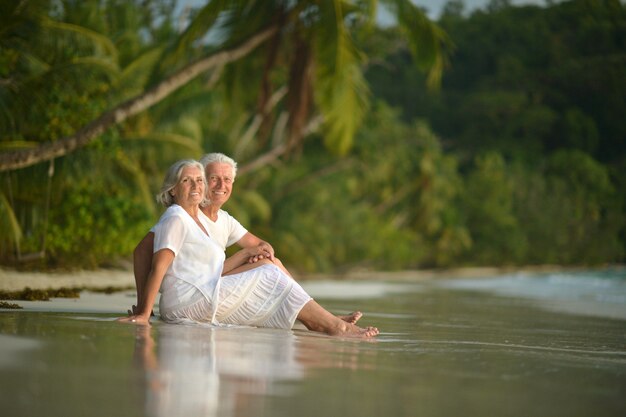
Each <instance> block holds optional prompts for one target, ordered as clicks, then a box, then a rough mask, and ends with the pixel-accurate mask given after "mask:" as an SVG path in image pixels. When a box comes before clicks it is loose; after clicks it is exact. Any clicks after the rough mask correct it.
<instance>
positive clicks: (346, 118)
mask: <svg viewBox="0 0 626 417" xmlns="http://www.w3.org/2000/svg"><path fill="white" fill-rule="evenodd" d="M333 3H334V4H335V7H334V8H331V7H329V8H326V9H325V10H326V11H329V12H331V13H333V11H334V13H333V14H332V15H331V16H324V19H323V20H324V21H326V22H328V23H327V24H326V25H325V26H324V28H322V30H319V31H317V32H316V36H317V39H316V46H317V56H318V60H317V62H316V65H317V85H318V94H317V101H318V104H319V107H320V110H321V112H322V113H323V115H324V125H325V128H326V136H325V145H326V146H327V147H328V148H329V149H330V150H331V151H333V152H334V153H336V154H339V155H343V154H345V153H346V152H347V151H348V150H349V149H350V147H351V146H352V142H353V138H354V134H355V132H356V130H357V128H358V126H359V125H360V124H361V121H362V120H363V117H364V115H365V112H366V111H367V108H368V106H369V89H368V87H367V83H366V81H365V78H364V76H363V73H362V72H361V65H360V64H361V59H360V55H359V52H358V50H357V49H356V47H355V45H354V43H353V41H352V38H351V37H350V34H349V33H348V30H347V28H346V26H345V22H344V18H345V17H344V15H343V14H342V11H341V7H340V5H339V3H340V2H338V1H334V2H333Z"/></svg>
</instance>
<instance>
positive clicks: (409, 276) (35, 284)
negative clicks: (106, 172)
mask: <svg viewBox="0 0 626 417" xmlns="http://www.w3.org/2000/svg"><path fill="white" fill-rule="evenodd" d="M612 268H626V266H625V265H619V264H618V265H604V266H600V267H581V266H578V267H565V266H560V265H537V266H526V267H459V268H448V269H418V270H403V271H368V270H362V271H350V272H346V273H328V274H322V273H315V274H297V275H296V279H297V280H298V281H321V280H324V281H329V280H330V281H375V280H377V279H378V278H379V277H380V276H382V275H384V277H385V279H386V280H390V279H391V280H394V281H407V282H415V281H424V280H432V279H438V278H446V279H463V278H489V277H495V276H500V275H504V274H520V273H530V274H536V273H550V272H563V271H568V272H577V271H584V270H606V269H612ZM108 287H113V288H129V289H134V288H135V279H134V277H133V271H132V268H124V269H119V268H118V269H97V270H79V271H71V272H39V271H18V270H15V269H10V268H6V267H0V291H22V290H24V289H26V288H31V289H35V290H50V289H55V290H56V289H61V288H93V289H106V288H108Z"/></svg>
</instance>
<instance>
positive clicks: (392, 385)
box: [0, 267, 626, 417]
mask: <svg viewBox="0 0 626 417" xmlns="http://www.w3.org/2000/svg"><path fill="white" fill-rule="evenodd" d="M457 272H460V271H457ZM478 272H479V271H478V270H476V269H473V270H471V271H470V270H465V271H463V273H457V274H452V273H450V272H447V273H442V272H441V271H439V272H437V273H434V272H433V273H424V272H423V271H422V272H420V273H413V272H402V273H400V272H398V273H382V272H377V273H365V272H359V273H353V274H352V275H350V276H349V277H348V276H346V274H344V275H342V276H330V275H321V276H317V277H315V279H313V278H312V277H310V276H309V277H307V279H305V280H302V281H301V282H302V285H303V287H304V288H305V289H306V290H307V292H309V293H310V294H311V295H312V296H313V297H314V298H315V299H316V300H317V301H318V302H319V303H320V304H322V305H323V306H324V307H325V308H327V309H328V310H329V311H331V312H334V313H336V314H344V313H348V312H350V311H354V310H356V309H359V310H361V311H362V312H363V314H364V316H363V318H362V319H361V324H363V325H373V326H377V327H378V328H379V329H381V334H380V335H379V336H378V337H376V338H375V339H373V340H366V341H363V340H351V339H341V338H333V337H328V336H325V335H322V334H319V333H315V332H311V331H308V330H306V329H304V328H303V327H302V326H301V325H296V326H294V328H293V329H292V330H277V329H262V328H254V327H241V326H218V327H215V326H207V325H201V324H195V325H192V324H189V325H182V324H167V323H164V322H162V321H160V320H158V319H157V318H154V319H153V320H152V322H151V325H150V326H135V325H131V324H121V323H117V322H115V319H116V317H119V316H120V315H124V314H125V311H126V309H127V308H128V307H129V306H130V305H131V304H132V303H133V302H134V300H135V292H134V290H133V289H132V283H133V278H132V273H131V272H130V271H117V272H116V273H112V272H111V271H94V272H82V273H72V274H65V275H66V276H64V274H59V275H55V276H52V277H46V276H44V274H38V273H36V274H31V273H21V272H20V273H16V274H11V273H10V271H9V272H7V271H6V270H5V271H3V273H2V274H1V275H0V277H1V278H0V282H3V281H2V280H8V281H4V282H10V284H2V285H6V287H5V288H7V287H8V288H11V289H19V288H22V285H31V286H32V287H33V288H36V287H39V288H47V287H56V286H58V285H61V284H62V285H67V286H79V287H83V286H86V287H98V286H100V287H107V286H120V285H121V286H124V285H128V284H130V285H131V288H130V289H127V290H124V291H118V292H115V293H112V294H106V293H103V292H95V291H91V290H85V291H82V292H81V293H80V297H79V298H73V299H63V298H53V299H51V300H50V301H17V302H18V303H19V304H20V305H21V306H22V307H23V309H20V310H8V309H0V358H1V359H0V370H1V372H2V375H3V378H2V379H0V409H2V410H4V411H5V412H6V413H7V415H12V416H24V417H26V416H33V415H46V416H47V417H56V416H59V417H61V416H63V417H67V416H82V415H90V416H92V417H96V416H110V415H116V416H147V417H152V416H171V415H185V416H187V417H194V416H204V417H206V416H238V417H248V416H250V417H252V416H255V417H256V416H259V415H271V416H273V417H281V416H285V417H287V416H293V415H299V416H316V417H319V416H336V415H342V416H359V417H367V416H380V415H393V416H415V415H419V416H421V417H429V416H432V417H437V416H442V415H464V416H468V417H479V416H480V417H482V416H485V415H498V416H511V417H517V416H519V417H525V416H527V415H533V416H540V417H541V416H546V417H560V416H563V417H566V416H567V417H570V416H572V415H602V416H603V417H613V416H616V417H618V416H619V417H621V416H622V415H624V413H626V403H624V401H623V393H624V392H625V390H626V350H625V349H624V346H626V335H625V333H624V325H625V323H626V279H624V276H625V275H624V269H623V267H620V268H610V269H605V270H592V271H585V270H580V271H552V272H547V271H544V272H529V271H524V272H522V271H509V272H505V273H502V272H500V273H495V274H492V273H491V272H494V271H493V270H483V271H482V272H481V273H482V275H481V273H478ZM16 281H18V283H17V284H16ZM112 399H114V401H112ZM320 399H324V401H320Z"/></svg>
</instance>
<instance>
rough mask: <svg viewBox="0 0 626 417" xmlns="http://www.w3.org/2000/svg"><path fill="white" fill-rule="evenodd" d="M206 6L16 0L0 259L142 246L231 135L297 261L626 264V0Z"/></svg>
mask: <svg viewBox="0 0 626 417" xmlns="http://www.w3.org/2000/svg"><path fill="white" fill-rule="evenodd" d="M184 3H185V2H182V1H180V2H177V1H175V0H142V1H139V0H136V1H122V0H106V1H75V0H58V1H53V0H31V1H20V2H18V1H15V2H3V3H2V5H1V6H0V8H2V10H0V11H1V13H0V181H1V182H0V262H2V263H3V264H5V265H12V266H19V267H36V268H55V267H63V268H72V267H90V268H94V267H100V266H105V265H108V264H111V263H113V262H116V261H117V260H119V259H129V258H130V254H131V252H132V249H133V248H134V246H135V244H136V243H137V242H138V241H139V239H141V237H142V236H143V235H144V234H145V233H146V231H147V230H148V229H149V227H150V226H151V225H152V224H153V223H154V222H155V221H156V220H157V219H158V216H159V213H160V211H161V208H160V207H158V206H157V205H156V203H155V201H154V198H153V195H154V194H155V193H156V191H157V189H158V186H159V184H160V182H161V179H162V175H163V173H164V171H165V169H166V168H167V167H168V166H169V165H170V164H171V163H172V162H174V161H175V160H177V159H181V158H188V157H193V158H199V157H200V156H201V155H202V154H203V153H206V152H212V151H219V152H224V153H227V154H229V155H231V156H233V157H234V158H235V159H236V160H237V161H238V162H239V165H240V170H239V175H238V178H237V181H236V183H235V192H234V194H233V197H232V198H231V201H230V202H229V203H228V205H227V207H225V208H226V209H227V210H228V211H229V212H230V213H231V214H233V215H234V216H235V217H237V218H238V219H239V220H240V221H241V222H242V223H243V224H244V225H245V226H246V227H248V228H249V229H250V230H252V231H253V232H254V233H255V234H257V235H259V236H262V237H264V238H266V239H267V240H269V241H270V242H272V244H273V245H274V247H275V249H276V251H277V253H278V254H279V255H280V257H281V259H282V260H283V262H285V263H287V264H288V265H289V266H290V267H292V268H293V269H295V270H299V271H309V272H311V271H342V270H351V269H354V268H368V269H403V268H424V267H450V266H461V265H525V264H543V263H559V264H568V265H581V264H584V265H588V264H602V263H612V262H623V261H624V260H625V250H624V248H625V244H626V222H625V219H626V216H625V212H626V209H625V208H626V193H624V192H623V191H622V190H624V189H626V159H625V156H626V140H625V138H626V132H625V131H624V129H625V126H626V125H624V123H623V121H622V120H621V119H622V115H623V114H626V108H625V107H626V104H625V97H626V81H625V79H624V77H623V74H624V73H626V72H625V71H624V70H626V9H625V6H624V4H623V3H621V2H620V1H619V0H572V1H565V2H559V3H557V2H552V3H550V4H548V5H547V6H545V7H538V6H523V7H522V6H512V5H511V4H510V3H509V2H508V1H503V0H497V1H492V2H491V3H490V4H489V6H488V7H487V8H486V9H485V10H478V11H475V12H472V13H467V12H465V11H464V5H463V2H462V1H450V2H449V3H448V4H447V5H446V7H445V10H444V13H443V14H442V16H441V17H440V19H439V20H438V21H437V22H433V21H431V20H429V19H428V18H427V16H426V13H425V11H423V10H421V9H419V8H418V7H416V6H414V5H413V3H411V2H410V1H409V0H387V1H381V2H376V1H364V0H363V1H347V0H344V1H340V0H328V1H313V0H308V1H305V0H300V1H279V0H275V1H216V0H213V1H207V2H205V3H206V4H202V5H199V6H197V7H186V8H185V7H181V6H182V5H184ZM379 3H380V4H379ZM380 7H385V8H386V10H387V11H390V12H392V15H393V16H395V20H394V23H393V24H392V25H391V26H385V27H381V26H380V25H378V24H376V16H377V14H378V10H379V8H380Z"/></svg>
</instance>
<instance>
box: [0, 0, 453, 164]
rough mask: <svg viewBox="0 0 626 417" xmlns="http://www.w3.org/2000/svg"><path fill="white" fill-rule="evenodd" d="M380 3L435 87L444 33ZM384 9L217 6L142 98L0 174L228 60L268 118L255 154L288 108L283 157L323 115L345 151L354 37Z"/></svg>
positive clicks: (354, 72)
mask: <svg viewBox="0 0 626 417" xmlns="http://www.w3.org/2000/svg"><path fill="white" fill-rule="evenodd" d="M382 3H384V4H385V5H386V6H387V7H388V8H389V9H390V10H391V11H393V12H395V15H396V16H397V17H398V23H399V25H400V26H401V27H402V28H404V30H405V31H406V33H407V35H408V40H409V42H410V45H411V46H412V50H413V52H414V53H415V56H416V58H417V62H418V63H419V64H420V65H422V66H423V67H425V68H426V67H428V68H429V70H430V75H429V80H430V82H431V83H432V84H436V83H437V81H438V79H439V77H440V74H441V71H442V68H443V62H444V52H445V47H446V46H447V45H448V44H449V43H448V40H447V38H446V36H445V34H444V33H443V32H442V31H441V30H440V29H439V28H438V27H437V26H436V25H435V24H433V23H432V22H430V21H429V20H428V19H427V18H426V16H425V15H424V13H423V12H422V11H421V10H420V9H418V8H417V7H416V6H414V5H413V4H412V3H411V2H410V1H408V0H386V1H384V2H382ZM377 4H378V2H376V1H373V0H371V1H352V2H351V1H340V0H328V1H312V0H301V1H289V2H287V1H280V0H274V1H260V0H257V1H210V2H208V3H207V5H206V6H204V7H203V8H201V9H199V10H198V11H197V14H196V16H195V18H194V19H193V20H192V21H191V23H190V24H189V26H188V27H187V29H186V31H185V32H184V33H182V35H181V36H180V37H179V38H178V39H176V41H175V42H173V43H172V44H171V45H170V46H169V47H168V48H166V50H165V51H164V52H163V55H162V56H161V58H160V59H159V63H160V65H157V66H156V67H155V69H154V72H153V75H152V77H151V82H150V84H149V85H148V87H147V88H146V89H145V90H144V91H143V92H141V93H139V94H138V95H137V96H135V97H134V98H132V99H130V100H128V101H125V102H123V103H121V104H117V105H115V106H114V107H113V108H112V109H110V110H108V111H106V112H104V113H102V114H101V115H100V116H99V117H97V118H95V119H94V120H93V121H92V122H90V123H88V124H86V125H85V126H83V127H82V128H81V129H79V130H78V131H76V132H75V133H73V134H70V135H67V136H65V137H63V138H61V139H59V140H57V141H54V142H47V143H43V144H39V145H37V146H35V147H32V148H28V149H20V150H12V151H5V152H2V153H0V171H6V170H11V169H17V168H21V167H26V166H29V165H32V164H36V163H39V162H42V161H45V160H49V159H51V158H55V157H59V156H63V155H65V154H67V153H70V152H72V151H74V150H75V149H78V148H80V147H83V146H85V145H87V144H88V143H91V142H92V141H93V140H94V139H96V138H97V137H99V136H100V135H101V134H102V133H103V132H104V131H106V129H108V128H110V127H111V126H114V125H117V124H120V123H122V122H124V121H125V120H127V119H128V118H129V117H131V116H133V115H135V114H138V113H140V112H143V111H145V110H146V109H147V108H149V107H150V106H152V105H154V104H155V103H158V102H160V101H162V100H163V99H165V98H166V97H168V96H169V95H170V94H171V93H172V92H174V91H175V90H177V89H178V88H180V87H181V86H183V85H185V84H187V83H189V82H190V81H192V80H193V79H195V78H196V77H197V76H198V75H200V74H202V73H204V72H206V71H208V70H219V69H220V68H224V67H225V66H226V65H228V64H231V65H230V67H229V68H228V74H227V75H226V76H223V84H222V85H223V86H230V87H232V90H233V93H232V94H231V96H232V97H233V99H235V100H238V102H239V103H243V104H247V105H248V106H249V105H250V103H251V100H252V98H251V97H253V98H254V100H255V101H256V103H257V104H256V108H257V113H258V114H260V115H261V116H262V119H263V120H262V123H261V124H260V125H259V132H258V133H259V136H260V137H259V144H258V145H261V146H259V147H258V148H257V149H255V151H258V150H260V149H263V147H262V145H263V144H265V143H266V139H267V136H268V130H267V129H266V130H265V131H264V130H263V128H264V127H266V126H268V125H269V124H270V123H271V121H272V119H277V118H278V116H277V114H279V113H280V112H281V111H284V112H286V114H287V123H286V132H285V134H284V136H285V138H284V139H283V143H281V144H280V146H281V149H284V151H285V152H287V151H294V150H297V149H298V148H299V147H300V145H301V140H302V137H303V133H304V132H305V131H306V129H307V124H308V122H309V121H311V120H312V119H314V117H316V116H321V117H322V120H323V129H324V137H325V144H326V146H327V148H328V149H330V150H331V151H334V152H336V153H338V154H345V153H346V152H347V151H348V150H349V149H350V146H351V143H352V140H353V137H354V133H355V131H356V129H357V128H358V126H359V124H360V122H361V120H362V118H363V116H364V114H365V111H366V109H367V103H368V96H367V94H368V90H367V86H366V83H365V81H364V78H363V74H362V72H361V68H360V66H361V63H362V60H363V56H362V54H361V52H360V51H359V50H358V48H357V47H356V46H355V43H354V41H353V39H352V35H351V32H353V31H357V30H367V28H368V26H370V25H372V24H373V19H374V16H375V15H376V7H377ZM207 33H209V34H213V36H214V37H215V38H218V39H219V43H217V44H216V45H213V44H209V45H207V44H206V42H205V43H202V42H200V43H201V45H202V46H201V47H200V49H201V52H197V50H196V49H194V45H195V44H197V43H198V42H199V41H202V40H203V39H205V38H206V36H207ZM261 45H262V47H260V46H261ZM198 54H201V55H200V57H199V58H197V57H196V56H197V55H198ZM190 58H191V59H192V61H191V62H189V59H190ZM224 72H225V71H223V70H222V71H221V73H224ZM218 74H220V72H218ZM244 80H245V82H244ZM276 83H280V87H283V86H286V87H287V89H288V93H287V95H286V98H285V103H281V104H282V107H281V108H278V106H276V105H274V107H275V108H276V109H275V110H274V111H273V112H271V111H268V110H271V109H269V107H271V106H268V103H270V102H271V99H272V96H273V93H274V90H275V89H278V88H275V87H274V84H276ZM250 84H252V86H253V87H254V88H252V89H249V91H252V92H253V94H252V95H251V94H249V93H248V94H243V95H240V96H237V92H238V90H239V89H241V86H248V85H250ZM237 86H239V87H237ZM280 87H279V88H280ZM273 151H274V153H276V152H275V149H273Z"/></svg>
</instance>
